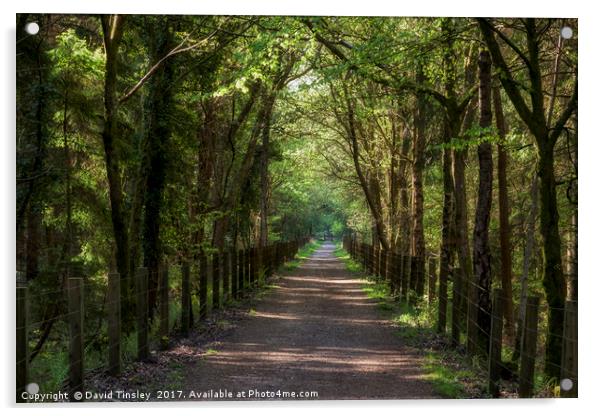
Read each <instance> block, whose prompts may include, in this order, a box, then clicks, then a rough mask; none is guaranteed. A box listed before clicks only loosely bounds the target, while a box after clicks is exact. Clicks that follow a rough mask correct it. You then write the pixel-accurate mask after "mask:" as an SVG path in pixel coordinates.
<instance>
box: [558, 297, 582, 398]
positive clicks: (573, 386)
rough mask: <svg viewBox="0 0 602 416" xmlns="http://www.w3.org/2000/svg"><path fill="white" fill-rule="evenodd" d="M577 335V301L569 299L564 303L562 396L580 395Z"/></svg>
mask: <svg viewBox="0 0 602 416" xmlns="http://www.w3.org/2000/svg"><path fill="white" fill-rule="evenodd" d="M577 336H578V333H577V302H576V301H572V300H567V301H566V302H565V304H564V330H563V331H562V361H561V362H562V364H561V370H560V396H561V397H577V396H578V389H577V370H578V366H577V352H578V349H577V339H578V338H577ZM569 387H570V388H569Z"/></svg>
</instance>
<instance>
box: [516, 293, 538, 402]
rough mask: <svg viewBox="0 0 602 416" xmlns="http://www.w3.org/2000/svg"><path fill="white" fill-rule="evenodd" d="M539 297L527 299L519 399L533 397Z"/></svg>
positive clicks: (521, 353)
mask: <svg viewBox="0 0 602 416" xmlns="http://www.w3.org/2000/svg"><path fill="white" fill-rule="evenodd" d="M538 311H539V297H538V296H529V297H527V310H526V314H525V324H524V327H523V334H522V336H523V342H522V346H521V352H520V376H519V386H518V395H519V397H531V396H533V378H534V374H535V354H536V353H537V318H538V316H537V315H538Z"/></svg>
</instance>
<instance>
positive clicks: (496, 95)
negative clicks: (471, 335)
mask: <svg viewBox="0 0 602 416" xmlns="http://www.w3.org/2000/svg"><path fill="white" fill-rule="evenodd" d="M492 93H493V106H494V109H495V122H496V126H497V131H498V136H499V138H500V141H502V140H504V139H505V137H506V120H505V119H504V110H503V107H502V98H501V96H500V88H499V86H497V85H496V86H495V87H493V90H492ZM497 153H498V160H497V176H498V179H497V180H498V209H499V221H500V257H501V268H500V277H501V281H502V292H503V293H504V297H503V303H504V317H505V318H506V326H505V329H506V334H508V336H509V337H510V339H514V337H515V331H514V329H515V328H514V302H513V301H512V251H511V250H512V247H511V246H510V235H511V230H510V206H509V201H508V183H507V179H506V166H507V164H508V155H507V153H506V149H505V148H504V144H503V143H501V142H499V143H498V145H497Z"/></svg>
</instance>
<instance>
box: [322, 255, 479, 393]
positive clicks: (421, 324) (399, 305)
mask: <svg viewBox="0 0 602 416" xmlns="http://www.w3.org/2000/svg"><path fill="white" fill-rule="evenodd" d="M334 255H335V256H336V257H337V258H339V260H341V261H342V262H343V263H344V264H345V267H346V268H347V270H348V271H350V272H352V273H353V275H354V276H356V277H357V278H358V279H360V280H361V281H362V283H363V286H362V288H363V290H364V292H365V293H366V295H367V296H368V297H369V298H370V299H374V300H375V301H376V302H377V307H378V309H379V311H380V312H381V313H382V314H384V316H386V317H387V318H388V319H389V320H390V321H391V322H392V323H394V324H395V326H396V328H398V331H397V335H398V336H399V337H401V338H402V339H403V340H404V342H405V344H406V345H409V346H412V347H415V348H416V349H417V350H419V351H421V352H422V353H423V355H424V360H423V361H422V369H423V371H424V372H425V376H426V378H427V379H428V380H429V381H430V382H431V383H432V385H433V389H434V390H435V392H436V393H437V394H439V395H441V396H442V397H445V398H450V399H462V398H484V397H487V395H486V380H487V379H486V374H485V373H484V372H483V371H481V370H480V369H478V368H476V367H475V366H473V365H472V363H471V361H470V359H469V358H468V357H466V356H464V355H462V354H460V353H458V352H457V351H456V350H455V348H454V347H453V346H452V345H451V344H450V343H449V341H448V339H447V338H445V337H442V336H441V335H439V334H437V333H436V331H435V328H434V323H435V322H436V313H437V311H436V308H435V306H434V305H428V303H426V302H424V301H421V302H419V304H417V305H416V306H413V305H410V304H408V303H406V302H400V301H399V300H396V299H395V298H393V297H392V296H391V295H390V293H389V288H388V286H387V284H386V283H385V282H384V281H383V280H382V279H380V278H377V277H375V276H369V275H366V274H365V273H364V271H363V269H362V266H361V264H359V263H358V262H356V261H355V260H353V259H352V258H351V257H350V255H349V253H347V252H346V251H345V250H344V249H343V248H342V247H341V245H340V244H339V245H338V246H337V249H336V250H335V252H334Z"/></svg>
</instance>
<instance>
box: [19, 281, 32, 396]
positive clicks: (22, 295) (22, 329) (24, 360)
mask: <svg viewBox="0 0 602 416" xmlns="http://www.w3.org/2000/svg"><path fill="white" fill-rule="evenodd" d="M27 290H28V289H27V281H26V280H25V276H24V273H23V272H17V349H16V351H17V356H16V360H17V367H16V370H17V397H16V399H17V403H24V402H27V400H26V399H23V397H22V394H23V393H24V392H25V391H26V386H27V383H28V381H29V327H28V325H29V305H28V302H29V299H28V297H27Z"/></svg>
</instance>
